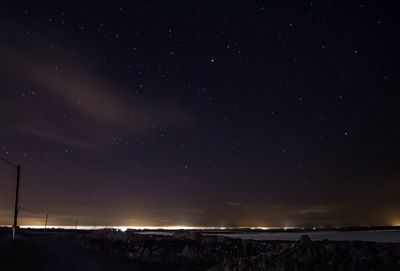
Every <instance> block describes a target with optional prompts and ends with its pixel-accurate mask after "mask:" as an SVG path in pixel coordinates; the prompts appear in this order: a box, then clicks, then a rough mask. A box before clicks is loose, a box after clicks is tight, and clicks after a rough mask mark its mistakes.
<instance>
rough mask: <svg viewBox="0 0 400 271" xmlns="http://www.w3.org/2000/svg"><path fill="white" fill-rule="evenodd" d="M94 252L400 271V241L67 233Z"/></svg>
mask: <svg viewBox="0 0 400 271" xmlns="http://www.w3.org/2000/svg"><path fill="white" fill-rule="evenodd" d="M63 240H64V241H65V242H75V243H78V244H79V246H81V247H84V248H85V249H87V250H90V251H97V252H99V253H103V254H107V255H110V254H111V255H115V256H118V257H126V258H130V259H135V260H141V261H146V262H158V263H164V264H169V265H170V266H176V270H208V271H218V270H229V271H241V270H254V271H256V270H363V271H364V270H386V271H390V270H393V271H394V270H400V243H375V242H361V241H311V240H310V238H309V237H308V236H306V235H304V236H302V238H301V239H300V240H299V241H298V242H285V241H253V240H242V239H234V238H226V237H220V236H219V237H217V236H203V235H201V234H199V233H191V232H178V233H176V234H174V235H171V236H161V235H141V234H135V233H129V232H116V231H94V232H91V233H85V234H83V233H82V234H75V235H73V237H72V238H71V235H65V236H64V237H63Z"/></svg>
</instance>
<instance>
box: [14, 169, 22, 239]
mask: <svg viewBox="0 0 400 271" xmlns="http://www.w3.org/2000/svg"><path fill="white" fill-rule="evenodd" d="M20 172H21V166H20V165H17V186H16V188H15V205H14V223H13V239H15V235H16V233H17V227H18V213H19V205H18V198H19V177H20Z"/></svg>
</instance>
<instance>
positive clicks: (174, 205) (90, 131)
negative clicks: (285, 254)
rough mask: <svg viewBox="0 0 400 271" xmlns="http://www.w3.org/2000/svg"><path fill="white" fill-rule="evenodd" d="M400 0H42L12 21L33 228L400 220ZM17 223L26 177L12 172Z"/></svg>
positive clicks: (4, 112)
mask: <svg viewBox="0 0 400 271" xmlns="http://www.w3.org/2000/svg"><path fill="white" fill-rule="evenodd" d="M396 7H397V4H396V2H395V1H380V2H375V1H372V2H367V1H351V2H337V1H326V2H323V3H319V2H313V1H295V2H290V1H288V2H282V1H172V2H170V1H135V2H134V3H133V2H126V1H112V2H110V1H85V2H84V3H79V4H78V3H70V2H66V1H62V2H57V3H56V2H52V1H38V2H36V1H35V2H26V3H24V2H21V3H18V4H17V3H16V4H10V3H9V4H7V5H4V7H3V8H2V9H1V10H0V33H1V37H2V38H1V39H0V113H1V114H0V121H1V123H2V125H1V126H0V156H1V157H3V158H6V159H8V160H12V161H16V162H18V163H19V164H21V166H22V170H23V171H22V172H23V173H22V174H23V175H22V181H21V182H22V187H21V193H22V199H21V223H25V224H36V223H39V224H40V223H42V222H41V221H42V220H43V219H42V218H43V217H44V216H45V214H46V213H49V216H50V219H51V220H52V223H53V224H60V225H69V224H71V225H72V224H73V223H75V218H76V217H79V220H80V221H81V223H83V224H85V225H94V224H96V225H158V226H167V225H194V226H308V225H311V226H321V225H328V226H337V225H389V224H391V223H392V222H393V221H395V220H398V219H399V217H398V213H399V207H398V206H399V200H398V198H397V194H398V191H399V189H400V185H399V182H398V178H399V176H400V175H399V173H400V172H399V166H398V165H399V162H400V161H399V156H398V153H399V151H400V149H399V144H398V138H399V135H400V129H399V125H397V123H398V119H399V113H400V109H399V98H400V97H399V94H398V87H399V82H400V73H399V69H398V61H399V51H398V49H397V48H399V47H400V36H399V35H400V32H399V29H398V27H397V25H399V18H398V16H397V14H396V12H395V11H396ZM0 171H1V173H0V174H1V175H0V198H1V199H0V211H1V213H2V214H4V215H1V216H0V224H7V223H9V222H8V221H9V220H10V219H9V218H8V216H9V214H11V210H12V207H11V206H12V201H11V198H12V193H13V192H12V191H13V190H12V185H13V176H12V170H11V169H10V168H8V167H7V166H6V165H1V166H0Z"/></svg>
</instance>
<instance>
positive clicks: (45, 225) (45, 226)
mask: <svg viewBox="0 0 400 271" xmlns="http://www.w3.org/2000/svg"><path fill="white" fill-rule="evenodd" d="M48 218H49V214H46V221H45V222H44V231H46V228H47V219H48Z"/></svg>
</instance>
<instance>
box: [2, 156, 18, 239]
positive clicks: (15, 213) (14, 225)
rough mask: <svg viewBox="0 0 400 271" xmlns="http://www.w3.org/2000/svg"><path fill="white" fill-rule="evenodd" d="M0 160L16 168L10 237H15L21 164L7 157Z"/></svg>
mask: <svg viewBox="0 0 400 271" xmlns="http://www.w3.org/2000/svg"><path fill="white" fill-rule="evenodd" d="M0 160H1V161H3V162H4V163H6V164H8V165H10V166H13V167H15V168H17V185H16V187H15V204H14V222H13V225H12V237H13V239H15V235H16V232H17V227H18V213H19V205H18V198H19V177H20V173H21V166H20V165H17V164H15V163H13V162H10V161H8V160H7V159H4V158H1V157H0Z"/></svg>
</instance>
